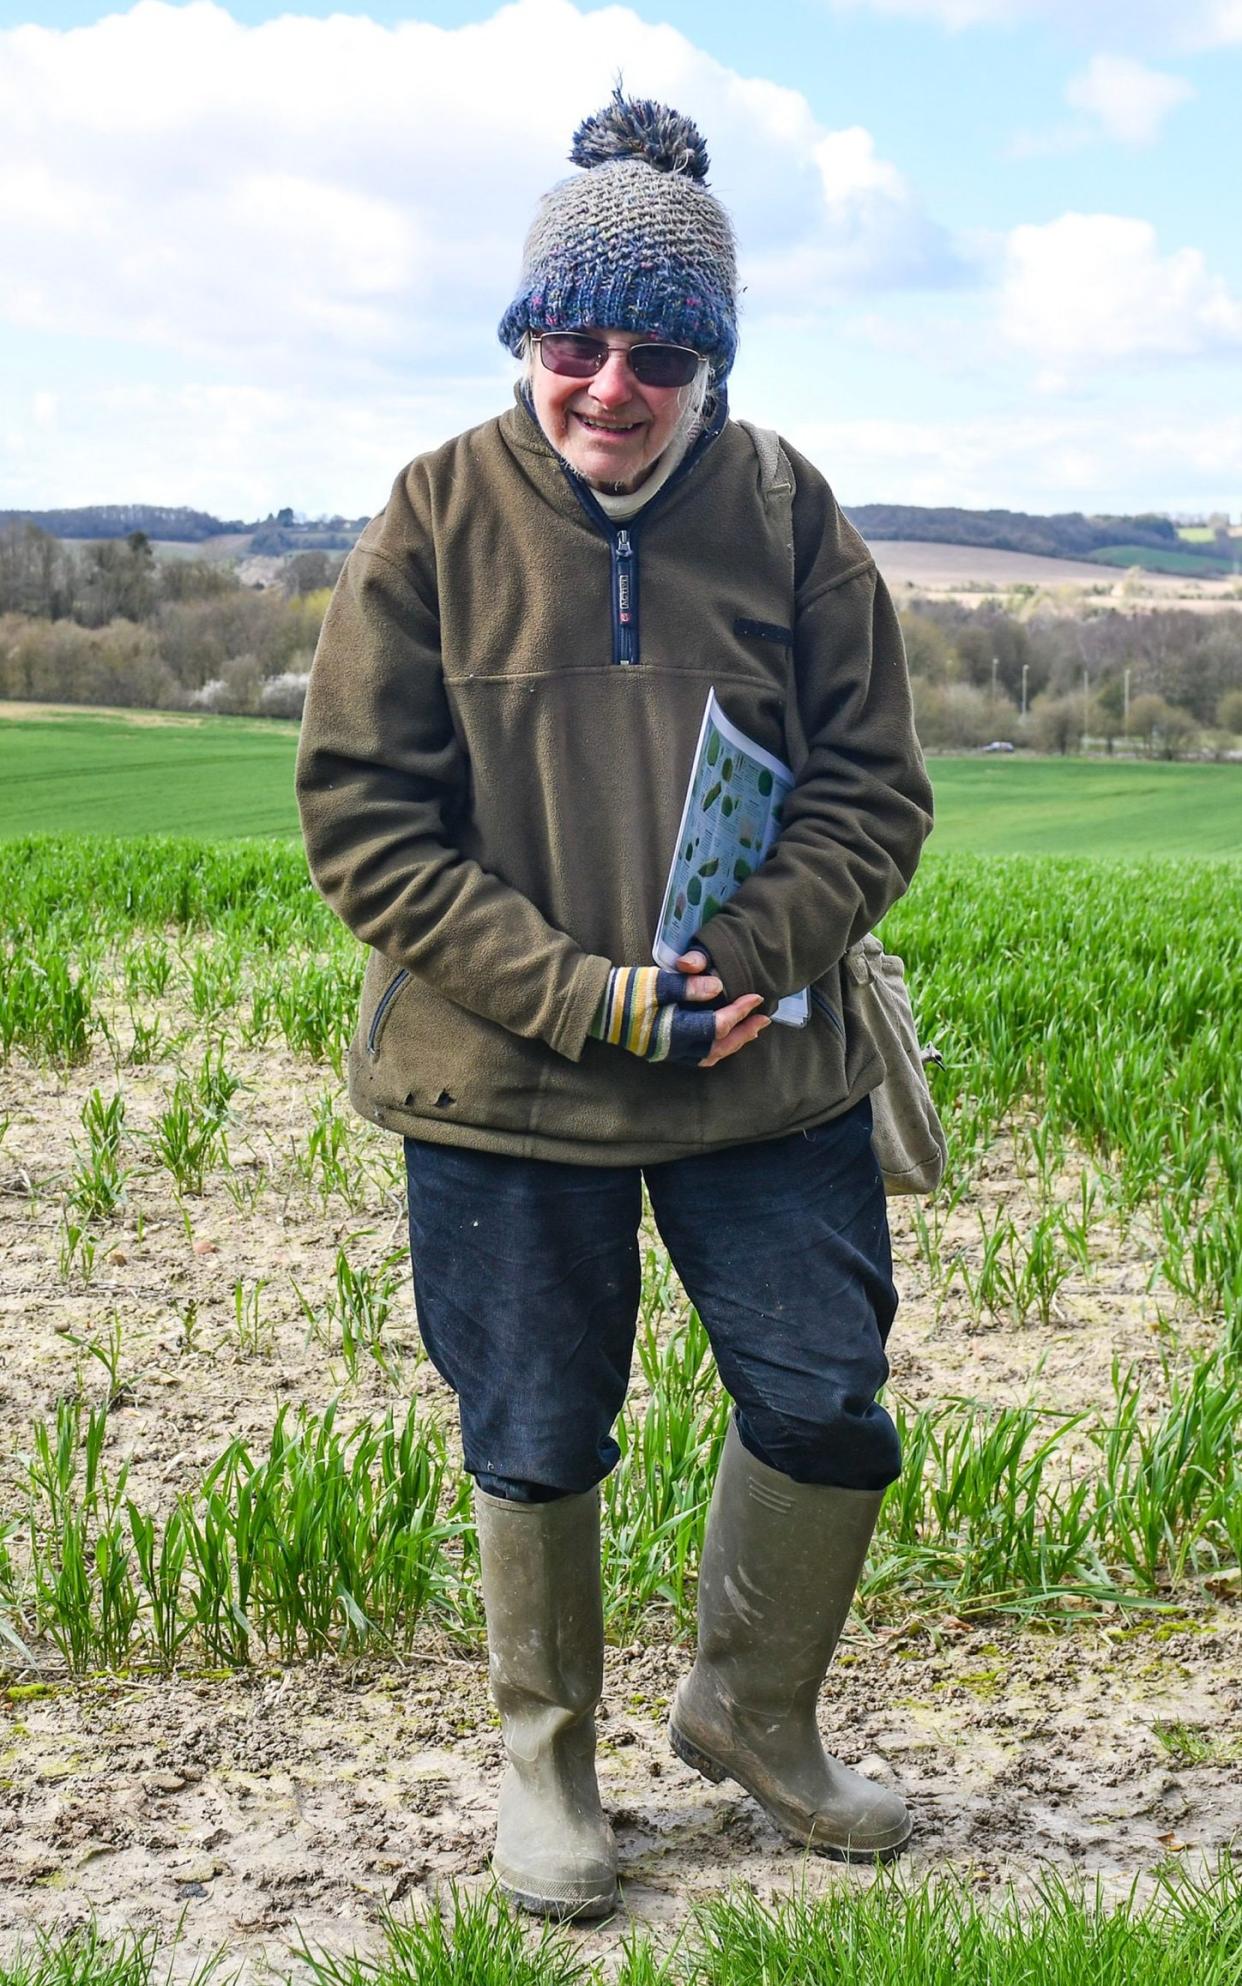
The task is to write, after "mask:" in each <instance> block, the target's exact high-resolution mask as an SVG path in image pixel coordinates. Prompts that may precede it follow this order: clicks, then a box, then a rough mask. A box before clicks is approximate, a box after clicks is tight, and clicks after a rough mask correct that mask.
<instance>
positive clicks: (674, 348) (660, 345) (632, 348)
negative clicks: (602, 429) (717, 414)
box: [526, 326, 711, 393]
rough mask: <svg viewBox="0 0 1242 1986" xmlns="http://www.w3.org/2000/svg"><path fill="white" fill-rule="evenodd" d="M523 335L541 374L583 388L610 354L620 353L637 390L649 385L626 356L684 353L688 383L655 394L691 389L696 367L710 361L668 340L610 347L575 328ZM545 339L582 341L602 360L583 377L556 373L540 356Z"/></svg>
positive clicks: (599, 369)
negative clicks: (689, 365) (649, 351)
mask: <svg viewBox="0 0 1242 1986" xmlns="http://www.w3.org/2000/svg"><path fill="white" fill-rule="evenodd" d="M526 335H527V338H528V340H529V342H530V343H531V344H532V345H534V346H535V347H536V349H537V350H538V353H539V363H540V365H541V366H542V367H543V368H544V371H545V372H550V373H551V374H552V376H553V377H554V378H555V379H577V380H579V382H580V383H581V384H583V385H585V384H586V382H587V381H588V380H591V379H595V378H597V377H598V376H599V374H600V373H601V372H602V371H603V370H604V367H605V366H606V365H607V363H608V359H609V356H610V354H611V353H613V352H620V354H621V356H622V358H623V359H624V360H625V362H626V365H627V367H628V369H629V371H630V372H631V374H632V375H633V377H634V378H635V379H636V380H637V381H638V384H639V385H640V386H645V385H649V384H650V383H651V382H649V381H646V380H643V379H641V378H639V375H638V374H637V373H636V372H634V368H633V366H632V365H630V355H631V353H632V352H636V351H639V350H642V349H644V348H652V347H654V348H655V349H656V350H657V351H661V352H685V353H686V354H687V355H688V356H689V357H690V358H692V359H693V360H694V372H692V373H691V375H690V377H689V379H685V380H682V381H681V382H680V383H679V384H678V385H675V386H665V387H655V389H654V390H655V391H656V392H657V393H661V392H662V393H681V392H684V391H685V389H686V387H687V386H692V385H693V384H694V380H695V377H696V375H697V373H698V370H699V367H700V366H704V365H710V363H711V361H710V359H709V358H708V357H707V354H706V353H705V352H697V351H696V350H695V348H694V346H693V345H678V344H674V342H673V341H672V339H670V338H636V339H635V341H634V343H633V344H632V345H610V344H609V343H608V341H607V339H606V338H597V337H595V335H594V333H593V332H590V331H582V330H579V329H578V328H577V327H576V326H574V327H572V328H569V329H566V330H563V331H528V332H527V334H526ZM545 338H582V339H584V340H585V341H586V343H588V344H591V345H595V346H596V347H597V348H598V349H599V351H600V352H601V353H602V354H603V356H602V357H601V359H600V362H599V364H598V365H597V366H596V367H595V369H594V371H593V372H584V373H573V372H558V371H557V369H556V367H555V366H551V365H549V364H548V362H547V360H546V359H545V358H544V356H543V341H544V339H545Z"/></svg>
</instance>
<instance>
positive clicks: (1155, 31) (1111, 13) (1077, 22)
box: [831, 0, 1242, 48]
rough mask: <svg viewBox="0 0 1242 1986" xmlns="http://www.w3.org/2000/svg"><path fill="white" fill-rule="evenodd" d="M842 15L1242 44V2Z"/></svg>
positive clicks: (1013, 5)
mask: <svg viewBox="0 0 1242 1986" xmlns="http://www.w3.org/2000/svg"><path fill="white" fill-rule="evenodd" d="M831 4H832V5H833V6H834V7H836V8H837V9H838V10H839V11H841V12H846V11H856V10H857V9H859V8H869V9H870V11H871V12H873V13H877V14H887V15H890V16H893V17H896V18H899V19H903V20H917V21H924V20H925V21H932V22H935V23H936V24H937V25H938V26H940V27H944V28H950V29H954V30H956V29H960V28H972V27H981V26H998V27H1012V26H1015V25H1017V24H1018V23H1020V22H1023V21H1033V22H1036V23H1038V22H1043V23H1045V24H1046V25H1048V26H1050V27H1058V28H1066V29H1068V30H1069V31H1070V32H1071V33H1073V34H1076V35H1078V36H1079V37H1081V35H1082V33H1083V31H1084V30H1085V29H1089V30H1090V32H1091V34H1092V35H1093V37H1098V36H1099V35H1100V33H1101V32H1111V31H1112V30H1114V29H1117V30H1120V31H1124V32H1125V33H1126V34H1127V35H1130V36H1136V35H1137V36H1141V37H1144V38H1147V37H1150V38H1151V39H1152V40H1154V41H1157V42H1160V43H1162V44H1169V45H1174V46H1179V47H1190V48H1215V47H1222V46H1226V45H1228V44H1229V43H1232V42H1239V41H1242V0H1182V5H1181V6H1180V7H1179V8H1177V9H1172V8H1170V7H1169V6H1168V4H1167V0H1090V4H1089V5H1088V6H1084V5H1083V4H1082V0H831Z"/></svg>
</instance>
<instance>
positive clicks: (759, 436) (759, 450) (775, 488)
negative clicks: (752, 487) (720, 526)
mask: <svg viewBox="0 0 1242 1986" xmlns="http://www.w3.org/2000/svg"><path fill="white" fill-rule="evenodd" d="M738 426H739V427H740V428H744V429H745V431H746V433H747V434H748V435H749V436H750V439H751V442H752V444H753V446H754V450H755V454H756V455H757V456H758V458H759V478H760V487H761V489H762V491H763V501H764V505H765V507H766V508H767V510H768V512H769V515H770V516H771V519H772V522H773V525H774V528H775V530H776V531H777V533H778V535H779V537H780V540H781V543H782V544H783V546H784V548H785V571H786V583H787V586H788V597H789V606H788V609H787V619H788V623H789V626H790V627H792V626H793V624H794V592H795V574H794V528H793V506H794V497H795V496H796V494H797V489H798V485H797V481H796V479H795V477H794V472H793V463H792V462H791V461H790V459H789V457H788V455H787V454H786V453H785V450H784V448H783V447H782V445H781V438H780V436H779V435H778V434H777V432H776V429H775V428H760V427H756V426H755V424H754V422H753V421H739V422H738ZM791 685H792V687H793V689H794V692H795V693H794V694H792V695H790V696H789V697H787V698H786V709H785V756H786V758H787V759H788V760H789V763H790V764H791V765H792V766H793V768H794V770H795V771H797V769H798V767H799V766H800V765H801V763H802V761H803V759H804V758H805V757H806V733H805V732H804V731H803V729H802V718H801V713H800V712H799V710H798V707H797V695H796V683H795V682H794V679H793V678H792V676H791Z"/></svg>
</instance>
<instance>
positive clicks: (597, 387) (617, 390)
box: [587, 351, 634, 407]
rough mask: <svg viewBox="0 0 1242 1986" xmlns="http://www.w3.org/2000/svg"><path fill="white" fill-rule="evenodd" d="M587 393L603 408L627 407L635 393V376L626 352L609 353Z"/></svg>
mask: <svg viewBox="0 0 1242 1986" xmlns="http://www.w3.org/2000/svg"><path fill="white" fill-rule="evenodd" d="M587 391H588V393H589V394H590V395H591V398H592V399H593V400H595V401H597V402H598V404H599V405H600V406H601V407H623V406H624V405H625V403H626V401H627V400H628V399H629V398H630V396H631V394H632V393H633V391H634V375H633V373H632V372H631V371H630V369H629V366H628V365H627V364H626V359H625V353H624V352H620V351H611V352H609V354H608V357H607V358H606V359H605V360H604V363H603V365H602V366H601V367H600V369H599V371H598V372H597V373H596V374H595V377H594V378H593V379H592V380H591V381H590V383H589V385H588V387H587Z"/></svg>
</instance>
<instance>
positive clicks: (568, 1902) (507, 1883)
mask: <svg viewBox="0 0 1242 1986" xmlns="http://www.w3.org/2000/svg"><path fill="white" fill-rule="evenodd" d="M492 1873H493V1875H494V1876H495V1878H496V1885H497V1888H498V1889H500V1890H502V1891H503V1892H504V1894H505V1895H506V1896H507V1897H508V1898H509V1901H510V1902H511V1903H516V1904H517V1906H518V1908H519V1910H526V1911H528V1912H529V1913H530V1915H531V1916H532V1917H555V1918H557V1919H558V1920H559V1921H560V1922H561V1923H568V1922H570V1921H571V1919H577V1918H584V1919H585V1918H593V1917H611V1916H612V1914H613V1912H614V1911H616V1910H619V1909H620V1907H621V1896H620V1892H619V1891H618V1890H617V1888H616V1887H615V1885H614V1887H613V1889H612V1890H611V1891H610V1892H608V1894H606V1895H605V1894H601V1893H597V1894H596V1895H594V1896H578V1897H564V1896H541V1895H540V1894H539V1892H538V1891H537V1890H529V1889H523V1888H522V1885H521V1883H520V1882H513V1881H511V1880H510V1879H509V1878H508V1877H507V1876H502V1875H501V1873H500V1871H499V1870H498V1869H496V1868H494V1867H493V1870H492Z"/></svg>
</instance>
